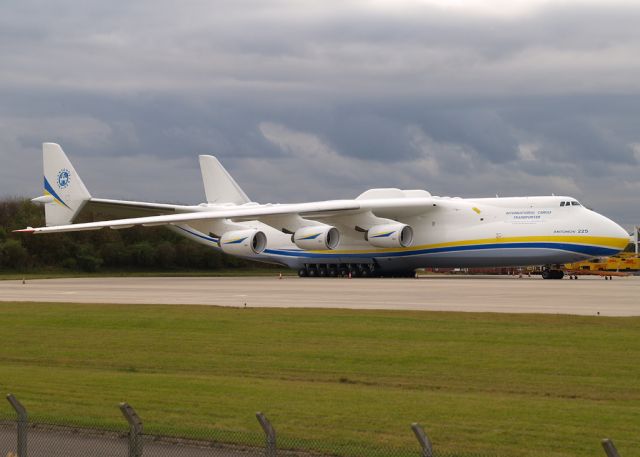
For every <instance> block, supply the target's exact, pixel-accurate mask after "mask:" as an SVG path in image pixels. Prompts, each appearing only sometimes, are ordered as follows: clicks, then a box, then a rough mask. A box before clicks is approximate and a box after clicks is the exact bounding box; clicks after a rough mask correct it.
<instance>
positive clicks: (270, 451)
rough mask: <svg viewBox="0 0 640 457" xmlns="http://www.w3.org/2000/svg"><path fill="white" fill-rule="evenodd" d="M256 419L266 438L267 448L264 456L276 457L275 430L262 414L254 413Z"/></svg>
mask: <svg viewBox="0 0 640 457" xmlns="http://www.w3.org/2000/svg"><path fill="white" fill-rule="evenodd" d="M256 418H257V419H258V422H260V426H261V427H262V430H263V431H264V434H265V438H266V443H267V447H266V449H265V454H264V455H265V456H266V457H276V452H277V451H276V449H277V447H276V430H275V429H274V428H273V425H271V422H269V419H267V417H266V416H265V415H264V414H262V413H260V412H258V413H256Z"/></svg>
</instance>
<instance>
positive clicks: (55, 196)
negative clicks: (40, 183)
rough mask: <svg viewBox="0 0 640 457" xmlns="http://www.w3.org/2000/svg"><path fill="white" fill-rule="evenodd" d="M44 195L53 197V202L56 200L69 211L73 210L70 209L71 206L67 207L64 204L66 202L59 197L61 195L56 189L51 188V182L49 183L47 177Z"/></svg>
mask: <svg viewBox="0 0 640 457" xmlns="http://www.w3.org/2000/svg"><path fill="white" fill-rule="evenodd" d="M44 194H45V195H51V196H52V197H53V200H54V201H55V202H56V203H57V204H58V205H61V206H64V207H66V208H68V209H71V208H69V205H67V204H66V203H65V202H64V200H62V198H60V196H59V195H58V193H57V192H56V191H55V190H54V188H53V187H51V184H49V181H47V178H46V176H45V178H44Z"/></svg>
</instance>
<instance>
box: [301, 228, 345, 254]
mask: <svg viewBox="0 0 640 457" xmlns="http://www.w3.org/2000/svg"><path fill="white" fill-rule="evenodd" d="M291 241H293V242H294V243H295V245H296V246H298V247H299V248H301V249H306V250H313V249H335V248H336V247H337V246H338V243H340V231H339V230H338V229H337V228H335V227H332V226H330V225H314V226H311V227H302V228H301V229H298V230H296V232H295V233H294V234H293V236H292V237H291Z"/></svg>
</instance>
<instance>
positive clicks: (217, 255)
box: [0, 198, 267, 272]
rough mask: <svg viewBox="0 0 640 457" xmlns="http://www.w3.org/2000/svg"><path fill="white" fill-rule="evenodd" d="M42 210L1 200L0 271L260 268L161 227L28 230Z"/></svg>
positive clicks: (26, 202)
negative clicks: (33, 232)
mask: <svg viewBox="0 0 640 457" xmlns="http://www.w3.org/2000/svg"><path fill="white" fill-rule="evenodd" d="M44 224H45V222H44V210H43V208H42V207H40V206H36V205H34V204H33V203H31V202H30V201H29V200H27V199H21V198H12V199H4V200H0V270H2V271H5V272H9V271H11V272H39V271H47V270H63V269H64V270H70V271H84V272H95V271H98V270H101V269H102V270H139V271H159V270H215V269H228V268H247V267H249V268H251V267H264V266H267V265H266V264H261V263H255V262H249V261H245V260H242V259H238V258H235V257H231V256H228V255H226V254H224V253H221V252H219V251H216V250H214V249H212V248H210V247H207V246H204V245H201V244H198V243H195V242H193V241H191V240H188V239H186V238H184V237H181V236H179V235H178V234H176V233H174V232H172V231H170V230H167V229H166V228H162V227H133V228H130V229H126V230H110V229H103V230H92V231H87V232H71V233H52V234H47V235H29V234H19V233H12V231H13V230H15V229H21V228H25V227H28V226H31V227H42V226H44Z"/></svg>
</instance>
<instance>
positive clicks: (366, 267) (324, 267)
mask: <svg viewBox="0 0 640 457" xmlns="http://www.w3.org/2000/svg"><path fill="white" fill-rule="evenodd" d="M349 275H351V277H354V278H368V277H372V276H377V270H376V267H375V265H373V264H355V263H351V264H309V265H305V266H304V267H302V268H300V269H299V270H298V276H300V277H301V278H307V277H309V278H316V277H320V278H323V277H332V278H336V277H343V278H345V277H347V276H349Z"/></svg>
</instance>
